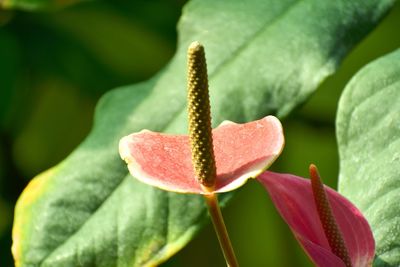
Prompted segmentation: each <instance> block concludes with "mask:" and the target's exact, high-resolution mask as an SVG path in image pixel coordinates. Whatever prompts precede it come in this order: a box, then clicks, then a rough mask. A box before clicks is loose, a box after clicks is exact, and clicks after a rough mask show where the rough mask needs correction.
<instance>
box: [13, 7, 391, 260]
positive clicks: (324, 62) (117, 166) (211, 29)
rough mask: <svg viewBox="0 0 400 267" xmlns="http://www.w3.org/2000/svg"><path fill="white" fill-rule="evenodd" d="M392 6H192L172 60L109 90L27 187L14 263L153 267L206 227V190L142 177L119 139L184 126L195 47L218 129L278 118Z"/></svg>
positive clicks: (16, 233) (186, 11) (19, 216)
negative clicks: (84, 126)
mask: <svg viewBox="0 0 400 267" xmlns="http://www.w3.org/2000/svg"><path fill="white" fill-rule="evenodd" d="M392 4H393V1H392V0H387V1H381V0H379V1H378V0H377V1H352V2H349V1H332V2H327V1H311V0H308V1H279V2H277V1H255V0H254V1H246V2H245V3H244V2H242V1H229V2H228V1H226V2H219V1H213V0H207V1H205V0H197V1H191V2H190V3H189V4H187V5H186V7H185V8H184V11H183V15H182V17H181V20H180V23H179V26H178V30H179V34H180V36H179V43H178V51H177V53H176V55H175V57H174V58H173V60H172V62H171V63H170V64H169V65H168V66H167V67H166V68H165V69H164V70H163V71H162V72H160V73H159V74H158V75H156V76H155V77H154V78H152V79H151V80H149V81H147V82H144V83H140V84H137V85H134V86H126V87H123V88H119V89H116V90H114V91H112V92H111V93H108V94H106V95H105V96H104V97H103V98H102V100H101V101H100V103H99V104H98V107H97V110H96V116H95V124H94V128H93V131H92V132H91V134H90V135H89V137H88V138H87V139H86V140H85V141H84V142H83V143H82V144H81V145H80V146H79V147H78V148H77V149H76V150H75V151H74V152H73V153H72V154H71V155H70V156H69V157H68V158H67V159H66V160H64V161H63V162H62V163H60V164H59V165H57V166H56V167H55V168H53V169H51V170H50V171H48V172H45V173H43V174H41V175H40V176H39V177H37V178H36V179H34V180H33V181H32V182H31V183H30V185H29V186H28V187H27V188H26V189H25V191H24V193H23V194H22V196H21V198H20V199H19V202H18V204H17V207H16V217H15V224H14V229H13V239H14V245H13V253H14V257H15V259H16V264H17V266H38V265H40V266H107V267H109V266H147V265H149V266H153V265H155V264H158V263H159V262H161V261H164V260H166V259H167V258H168V257H170V256H171V255H172V254H174V253H175V252H176V251H177V250H179V249H180V248H181V247H182V246H184V245H185V244H186V243H187V242H188V241H189V240H190V239H191V238H192V236H193V235H194V234H195V233H196V232H197V231H198V230H199V229H200V227H201V226H202V224H203V223H204V222H205V218H206V209H205V207H204V204H203V199H202V198H201V197H199V196H193V195H179V194H175V193H168V192H164V191H160V190H158V189H155V188H152V187H149V186H147V185H145V184H141V183H139V182H138V181H136V180H135V179H133V178H132V177H130V176H129V175H128V172H127V168H126V166H125V163H124V162H122V160H120V159H119V156H118V148H117V147H118V141H119V139H120V138H121V137H122V136H124V135H127V134H129V133H131V132H134V131H140V130H141V129H143V128H147V129H150V130H153V131H165V132H174V133H184V132H186V125H187V124H186V107H185V105H186V104H185V102H186V89H185V87H186V86H185V85H186V77H185V76H186V48H187V46H188V45H189V43H190V42H192V41H194V40H198V41H200V42H201V43H203V44H204V46H205V48H206V54H207V59H208V67H209V74H210V95H211V105H212V113H213V122H214V126H215V125H216V124H218V123H220V122H221V121H222V120H225V119H229V120H233V121H237V122H244V121H249V120H254V119H256V118H260V117H262V116H264V115H266V114H268V113H275V114H278V116H280V117H282V116H284V115H286V114H288V113H289V112H290V111H291V110H292V109H293V108H294V107H295V106H297V105H298V104H300V103H301V102H303V101H304V100H305V99H306V98H307V97H308V96H309V95H310V94H311V93H312V92H313V91H314V90H315V89H316V88H317V86H318V85H319V84H320V83H321V82H322V80H323V79H324V78H326V77H327V76H328V75H329V74H331V73H332V72H334V70H335V69H336V68H337V65H338V64H339V62H340V60H341V59H342V58H343V56H344V55H345V54H346V53H347V52H348V50H349V49H350V48H351V47H353V46H354V45H355V44H356V43H357V42H358V41H359V40H360V39H361V38H362V37H363V36H365V34H367V33H368V32H369V31H370V30H371V29H372V27H373V26H374V25H375V24H376V23H377V21H378V20H379V19H380V18H381V17H382V15H383V14H384V13H386V11H387V10H388V9H389V7H390V6H391V5H392ZM132 53H134V51H132ZM199 257H200V256H199Z"/></svg>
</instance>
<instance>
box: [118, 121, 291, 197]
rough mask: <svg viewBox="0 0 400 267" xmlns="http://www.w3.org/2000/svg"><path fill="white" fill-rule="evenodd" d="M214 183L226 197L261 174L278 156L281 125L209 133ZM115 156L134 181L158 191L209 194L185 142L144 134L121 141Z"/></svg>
mask: <svg viewBox="0 0 400 267" xmlns="http://www.w3.org/2000/svg"><path fill="white" fill-rule="evenodd" d="M212 136H213V144H214V156H215V163H216V171H217V173H216V181H215V187H214V192H227V191H230V190H234V189H236V188H238V187H240V186H241V185H243V184H244V183H245V182H246V181H247V180H248V179H249V178H251V177H256V176H257V175H259V174H260V173H262V172H263V171H265V170H266V169H267V168H268V167H269V166H270V165H271V164H272V162H273V161H275V159H276V158H277V157H278V156H279V154H280V153H281V152H282V149H283V146H284V137H283V130H282V125H281V123H280V122H279V120H278V119H277V118H275V117H274V116H267V117H265V118H263V119H260V120H257V121H253V122H249V123H245V124H236V123H233V122H230V121H225V122H223V123H222V124H221V125H220V126H218V127H217V128H215V129H213V130H212ZM119 152H120V156H121V158H122V159H124V160H125V162H126V163H127V164H128V168H129V171H130V173H131V174H132V176H134V177H135V178H137V179H138V180H140V181H142V182H145V183H147V184H150V185H152V186H156V187H158V188H161V189H164V190H168V191H173V192H181V193H195V194H207V193H210V192H208V191H206V190H204V188H203V187H202V186H201V184H200V183H199V181H198V178H197V177H196V174H195V172H194V167H193V164H192V158H191V151H190V144H189V137H188V136H187V135H170V134H162V133H156V132H151V131H148V130H144V131H141V132H138V133H134V134H131V135H128V136H126V137H124V138H122V139H121V141H120V144H119Z"/></svg>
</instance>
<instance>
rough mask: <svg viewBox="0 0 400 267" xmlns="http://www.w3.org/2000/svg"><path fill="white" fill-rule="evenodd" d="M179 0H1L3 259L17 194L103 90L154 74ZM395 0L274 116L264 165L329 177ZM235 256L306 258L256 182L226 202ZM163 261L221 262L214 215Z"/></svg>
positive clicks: (51, 159)
mask: <svg viewBox="0 0 400 267" xmlns="http://www.w3.org/2000/svg"><path fill="white" fill-rule="evenodd" d="M184 4H185V1H183V0H168V1H165V0H164V1H162V0H153V1H123V0H114V1H108V2H107V1H90V2H89V1H88V2H82V3H80V4H76V5H74V6H70V7H68V8H65V9H60V10H53V11H48V12H32V13H31V12H23V11H8V10H2V9H0V266H1V267H3V266H4V267H7V266H13V262H12V257H11V251H10V247H11V228H12V221H13V209H14V205H15V202H16V200H17V198H18V196H19V195H20V193H21V192H22V190H23V188H24V187H25V186H26V184H27V183H28V182H29V180H30V179H31V178H32V177H34V176H35V175H37V174H38V173H40V172H42V171H44V170H46V169H47V168H49V167H51V166H52V165H54V164H56V163H57V162H59V161H61V160H62V159H63V158H65V157H66V156H67V155H68V154H69V153H70V152H71V151H72V150H73V149H74V147H76V146H77V145H78V144H79V143H80V142H81V141H82V140H83V139H84V138H85V136H86V135H87V133H88V132H89V130H90V128H91V124H92V119H93V111H94V107H95V104H96V102H97V100H98V99H99V98H100V96H101V95H102V94H103V93H105V92H106V91H107V90H110V89H112V88H115V87H117V86H120V85H125V84H131V83H136V82H139V81H142V80H145V79H147V78H149V77H151V76H152V75H153V74H154V73H155V72H157V70H159V69H160V68H161V67H162V66H164V65H165V64H166V63H167V62H168V60H169V59H170V58H171V57H172V55H173V53H174V50H175V45H176V30H175V29H176V23H177V21H178V19H179V16H180V12H181V8H182V6H183V5H184ZM399 29H400V4H399V2H398V3H397V5H396V6H395V8H394V9H393V10H392V11H391V13H390V14H389V15H388V16H387V17H386V18H385V19H384V20H383V21H382V23H381V24H380V25H379V26H378V27H377V28H376V29H375V30H374V31H373V32H372V33H371V34H370V35H369V36H368V37H367V38H366V39H365V40H364V41H363V42H362V43H360V44H359V45H358V46H357V47H356V48H355V49H354V50H353V52H352V53H351V54H350V55H349V56H348V57H347V58H346V59H345V61H344V62H343V64H342V66H341V67H340V69H339V71H338V72H337V73H336V74H335V75H334V76H332V77H330V78H328V79H327V80H326V81H325V82H324V83H323V84H322V85H321V86H320V88H319V90H318V91H317V93H315V94H314V96H313V97H312V98H311V99H310V100H309V101H308V102H307V103H305V104H304V105H303V106H302V107H300V108H299V109H298V110H296V111H295V112H293V113H292V115H290V116H289V117H288V118H286V119H285V120H284V121H283V124H284V128H285V133H286V139H287V141H286V148H285V150H284V153H283V155H282V156H281V157H280V159H279V160H278V162H277V163H275V164H274V166H273V168H272V169H273V170H275V171H280V172H291V173H295V174H298V175H302V176H306V175H307V169H308V165H309V164H310V163H315V164H317V166H319V168H320V172H321V175H322V177H323V178H324V180H325V182H326V183H327V184H328V185H330V186H332V187H334V188H335V187H336V177H337V173H338V155H337V148H336V140H335V128H334V126H335V125H334V123H335V112H336V107H337V102H338V99H339V97H340V94H341V91H342V90H343V88H344V86H345V84H346V83H347V82H348V81H349V79H350V78H351V77H352V76H353V75H354V74H355V72H356V71H357V70H359V69H360V68H361V67H362V66H363V65H365V64H366V63H368V62H370V61H371V60H373V59H375V58H377V57H379V56H381V55H384V54H386V53H388V52H390V51H392V50H394V49H396V48H398V47H400V34H399ZM224 216H225V218H226V222H227V227H228V229H229V232H230V235H231V238H232V242H233V244H234V247H235V249H236V252H237V256H238V259H239V262H240V263H241V265H242V266H278V267H281V266H282V267H285V266H311V264H310V263H309V261H308V259H307V258H306V256H305V255H304V253H303V252H302V251H301V249H300V248H299V246H298V245H297V243H296V242H295V241H294V239H293V237H292V235H291V233H290V231H289V230H288V228H287V226H286V225H285V224H284V223H283V222H282V221H281V219H280V217H279V215H278V214H277V213H276V211H275V209H274V207H273V206H272V203H271V202H270V200H269V199H268V196H267V194H266V192H265V191H264V190H263V189H262V188H261V187H260V186H259V185H258V184H257V183H255V182H252V181H251V182H249V183H248V184H247V185H246V186H244V187H242V188H241V189H240V190H239V191H238V192H237V193H236V197H235V198H234V199H233V201H232V202H231V203H230V204H229V206H228V207H227V208H226V209H225V210H224ZM163 266H165V267H167V266H178V267H179V266H182V267H183V266H224V260H223V257H222V255H221V252H220V249H219V247H218V242H217V240H216V238H215V236H214V233H213V229H212V227H211V225H208V226H207V227H206V228H205V229H204V231H203V232H202V233H201V234H200V235H198V236H197V237H196V238H195V239H194V240H193V241H192V242H191V243H190V244H189V245H188V246H187V247H186V248H184V249H183V250H182V251H181V252H179V253H178V254H177V255H176V256H175V257H173V258H172V259H170V260H169V261H168V262H166V263H164V264H163Z"/></svg>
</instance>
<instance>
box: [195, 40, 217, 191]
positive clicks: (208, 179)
mask: <svg viewBox="0 0 400 267" xmlns="http://www.w3.org/2000/svg"><path fill="white" fill-rule="evenodd" d="M210 109H211V108H210V100H209V95H208V77H207V65H206V57H205V53H204V47H203V46H202V45H201V44H199V43H198V42H193V43H192V44H191V45H190V46H189V49H188V117H189V137H190V147H191V151H192V162H193V165H194V169H195V173H196V176H197V177H198V179H199V182H200V183H201V184H202V185H204V186H205V187H206V188H207V189H208V190H210V191H212V190H213V187H214V184H215V176H216V173H217V171H216V167H215V159H214V149H213V140H212V135H211V111H210Z"/></svg>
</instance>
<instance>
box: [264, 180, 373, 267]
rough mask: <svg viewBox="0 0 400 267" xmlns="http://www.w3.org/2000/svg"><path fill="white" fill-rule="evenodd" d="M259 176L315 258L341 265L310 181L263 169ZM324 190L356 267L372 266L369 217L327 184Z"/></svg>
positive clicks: (320, 262) (317, 261)
mask: <svg viewBox="0 0 400 267" xmlns="http://www.w3.org/2000/svg"><path fill="white" fill-rule="evenodd" d="M257 179H258V180H259V181H260V182H261V183H262V184H263V185H264V186H265V188H266V189H267V191H268V193H269V195H270V196H271V198H272V201H273V202H274V204H275V206H276V207H277V209H278V211H279V213H280V214H281V216H282V217H283V218H284V220H285V221H286V223H287V224H288V225H289V227H290V228H291V230H292V231H293V233H294V235H295V237H296V238H297V240H298V241H299V242H300V243H301V245H302V246H303V248H304V249H305V250H306V252H307V254H308V255H309V256H310V258H311V259H312V261H313V262H314V263H315V264H316V265H317V266H321V267H326V266H340V265H337V263H335V261H337V260H340V259H339V258H337V257H336V256H335V255H334V254H333V253H332V252H331V249H330V247H329V244H328V241H327V239H326V237H325V233H324V230H323V228H322V225H321V222H320V220H319V216H318V213H317V209H316V205H315V202H314V198H313V195H312V190H311V183H310V180H308V179H304V178H301V177H298V176H294V175H290V174H278V173H273V172H264V173H263V174H261V175H260V176H258V178H257ZM325 189H326V191H327V193H328V198H329V201H330V203H331V206H332V210H333V214H334V216H335V218H336V221H337V223H338V225H339V228H340V230H341V231H342V234H343V238H344V241H345V243H346V246H347V248H348V250H349V254H350V258H351V261H352V264H353V266H354V267H366V266H371V264H372V261H373V258H374V252H375V242H374V239H373V236H372V232H371V229H370V227H369V224H368V222H367V220H366V219H365V218H364V217H363V215H362V214H361V212H360V211H359V210H358V209H357V208H356V207H355V206H354V205H353V204H352V203H351V202H350V201H348V200H347V199H346V198H345V197H343V196H342V195H340V194H339V193H337V192H336V191H334V190H333V189H331V188H329V187H327V186H325ZM329 254H330V255H329ZM327 255H329V256H327ZM328 257H329V258H328ZM335 258H336V259H335ZM340 261H341V260H340ZM341 262H342V261H341ZM332 264H333V265H332ZM335 264H336V265H335ZM342 264H343V262H342ZM342 266H344V265H342Z"/></svg>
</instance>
